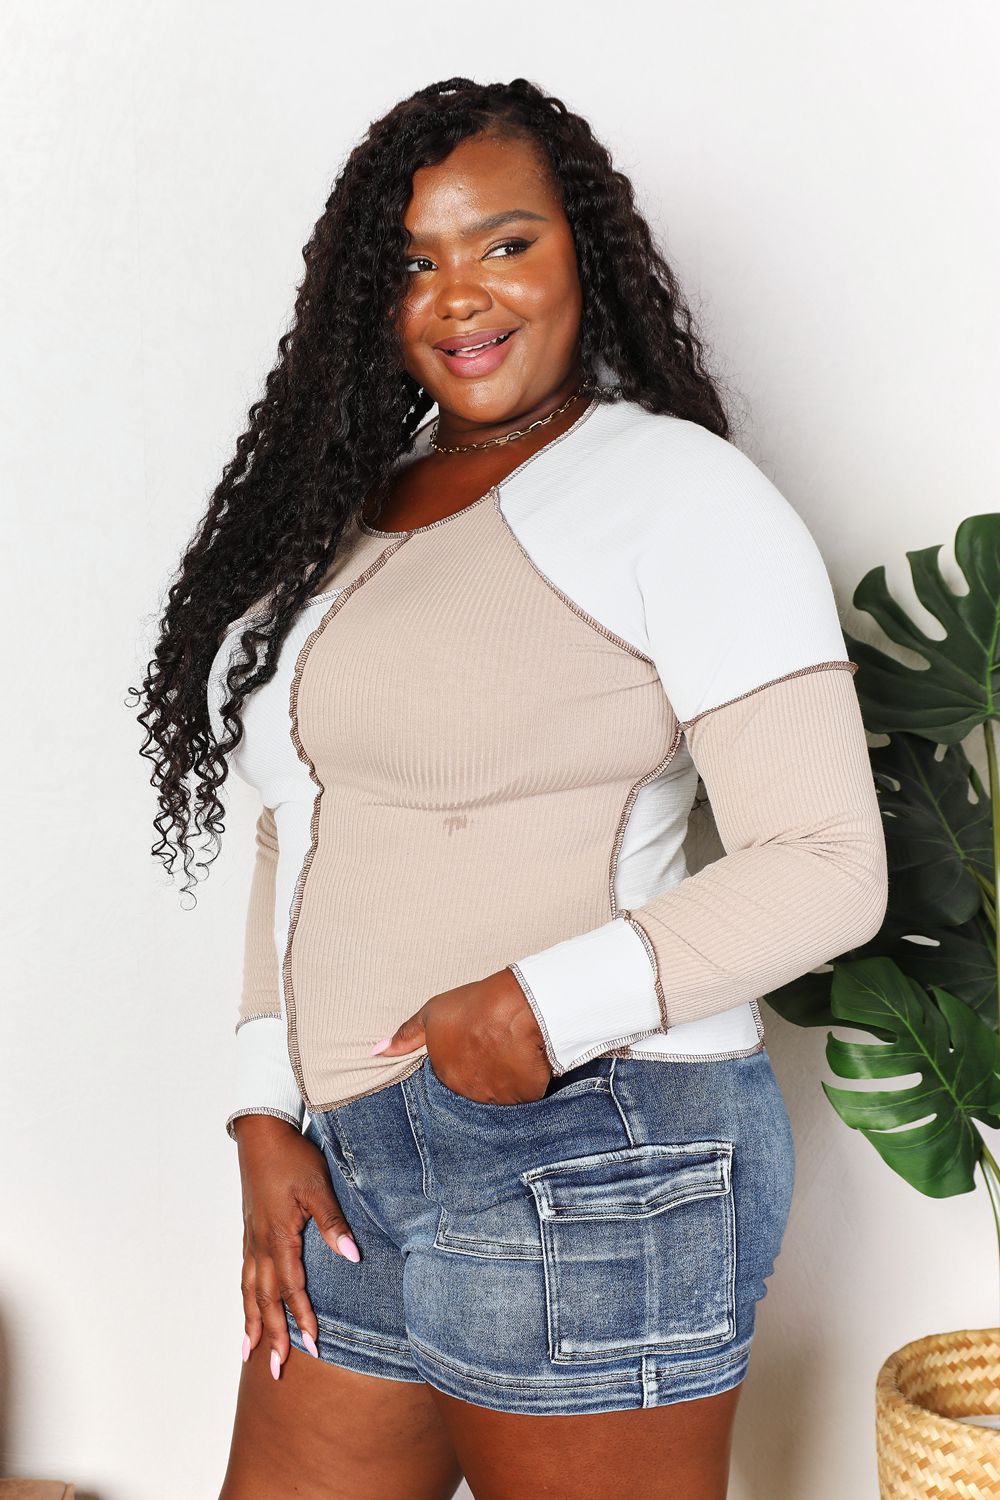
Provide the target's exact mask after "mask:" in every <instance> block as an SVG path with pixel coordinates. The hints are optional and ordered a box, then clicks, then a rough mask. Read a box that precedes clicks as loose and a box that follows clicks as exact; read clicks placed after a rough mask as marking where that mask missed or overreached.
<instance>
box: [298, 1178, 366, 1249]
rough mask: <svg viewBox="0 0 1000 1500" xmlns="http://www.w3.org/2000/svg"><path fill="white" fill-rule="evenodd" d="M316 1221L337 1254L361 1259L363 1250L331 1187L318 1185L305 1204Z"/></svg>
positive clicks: (317, 1226) (321, 1232)
mask: <svg viewBox="0 0 1000 1500" xmlns="http://www.w3.org/2000/svg"><path fill="white" fill-rule="evenodd" d="M305 1206H306V1208H307V1209H308V1211H309V1213H310V1214H311V1216H312V1217H313V1218H314V1219H315V1221H316V1228H317V1229H318V1230H319V1232H320V1234H321V1235H322V1236H323V1238H324V1240H325V1241H326V1243H327V1244H328V1245H329V1247H330V1249H331V1250H332V1251H333V1252H334V1254H335V1255H340V1256H342V1257H343V1258H344V1259H345V1260H353V1261H359V1260H360V1259H361V1252H360V1251H359V1249H358V1247H357V1245H356V1244H355V1241H354V1235H353V1234H352V1233H351V1226H350V1224H348V1222H347V1220H346V1219H345V1218H344V1211H343V1209H342V1208H341V1206H340V1204H339V1203H338V1202H337V1199H336V1197H335V1196H334V1194H333V1190H332V1189H330V1188H324V1187H317V1188H316V1190H315V1191H314V1192H313V1194H312V1196H311V1198H310V1201H309V1202H308V1203H307V1204H306V1205H305Z"/></svg>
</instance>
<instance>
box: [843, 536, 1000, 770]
mask: <svg viewBox="0 0 1000 1500" xmlns="http://www.w3.org/2000/svg"><path fill="white" fill-rule="evenodd" d="M940 550H941V546H940V544H938V545H937V546H934V547H922V548H920V549H918V550H917V551H914V552H908V553H907V554H906V556H907V558H908V559H909V563H910V574H911V576H912V579H913V588H914V592H915V593H916V596H917V598H918V599H919V600H920V603H921V604H922V605H923V606H924V608H925V609H926V610H927V611H928V612H929V613H930V614H931V615H933V616H934V618H935V619H936V620H938V621H939V622H940V624H941V625H942V627H943V628H944V631H945V636H944V639H943V640H935V639H934V638H933V637H932V636H929V635H927V634H925V632H924V631H923V630H921V629H920V627H919V626H918V625H916V624H914V622H913V621H912V620H911V619H910V618H909V617H908V616H907V615H906V614H905V613H904V611H903V610H902V608H901V607H900V605H899V604H897V602H896V600H895V599H894V598H893V597H892V595H891V594H890V592H889V589H888V586H887V583H886V577H885V568H884V567H878V568H873V569H872V570H871V572H869V573H866V574H865V576H864V578H863V579H862V580H861V582H860V583H859V584H858V586H857V588H856V589H855V591H854V599H853V602H854V605H855V607H856V608H857V609H862V610H864V611H865V612H866V613H867V614H870V615H871V616H872V617H873V618H874V619H875V620H877V621H878V623H879V625H881V627H882V629H883V630H884V631H885V633H886V635H887V636H888V637H889V639H890V640H891V641H895V642H896V643H897V644H898V645H900V646H905V647H907V648H908V649H909V650H911V651H915V652H917V653H918V655H920V656H922V657H924V658H925V659H926V661H927V663H928V665H927V666H926V667H908V666H904V665H903V664H902V663H901V662H899V661H897V660H896V659H895V657H891V656H888V655H886V653H885V652H884V651H880V650H879V649H878V647H876V646H870V645H868V644H867V643H866V642H864V641H860V640H857V639H856V638H855V637H854V636H851V635H848V634H847V633H846V632H845V633H844V639H845V641H846V643H847V647H848V651H849V654H850V656H851V658H852V660H854V661H856V662H857V663H858V664H859V668H860V670H859V671H858V674H857V677H856V679H855V680H856V683H857V689H858V698H859V700H860V703H861V708H862V713H863V716H864V721H865V726H866V727H867V728H868V729H870V730H871V731H872V733H876V734H892V733H893V732H894V731H896V730H901V729H905V730H907V731H908V732H909V733H911V734H916V735H921V736H922V737H923V738H924V739H928V740H934V741H936V742H937V743H938V744H942V745H952V744H955V743H957V742H958V741H959V740H962V739H965V737H966V735H968V734H970V733H971V732H972V730H973V729H975V728H976V727H977V725H979V724H982V723H983V722H984V721H985V720H986V719H991V718H997V717H1000V712H998V704H1000V665H998V661H997V656H998V650H997V647H998V632H1000V590H998V582H1000V514H998V513H997V512H988V513H986V514H985V515H979V516H968V517H967V518H966V519H965V520H964V521H962V522H961V524H960V525H959V527H958V530H957V531H956V532H955V561H956V562H957V564H958V566H959V568H960V569H961V571H962V573H963V574H964V576H965V580H966V582H967V584H968V586H969V587H968V592H967V593H965V594H956V593H955V592H954V591H953V590H952V589H951V588H950V587H949V585H948V584H947V583H946V582H945V580H944V578H943V576H942V574H941V570H940V567H939V566H938V560H937V558H938V553H939V552H940Z"/></svg>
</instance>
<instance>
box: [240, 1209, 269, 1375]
mask: <svg viewBox="0 0 1000 1500" xmlns="http://www.w3.org/2000/svg"><path fill="white" fill-rule="evenodd" d="M240 1291H241V1293H242V1296H243V1325H244V1328H245V1329H246V1332H245V1333H244V1335H243V1359H244V1362H246V1360H248V1359H249V1358H250V1352H251V1350H253V1349H256V1347H257V1345H258V1344H259V1343H260V1339H261V1334H262V1333H263V1332H264V1324H263V1322H262V1321H261V1316H260V1308H259V1307H258V1306H257V1300H256V1291H257V1262H256V1260H255V1259H254V1257H253V1256H252V1255H251V1254H250V1251H249V1250H248V1249H247V1244H246V1236H245V1235H244V1238H243V1272H242V1275H241V1277H240Z"/></svg>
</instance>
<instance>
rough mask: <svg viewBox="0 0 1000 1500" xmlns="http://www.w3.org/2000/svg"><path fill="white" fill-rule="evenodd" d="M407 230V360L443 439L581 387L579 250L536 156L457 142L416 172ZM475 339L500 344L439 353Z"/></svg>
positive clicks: (486, 139) (496, 143) (481, 140)
mask: <svg viewBox="0 0 1000 1500" xmlns="http://www.w3.org/2000/svg"><path fill="white" fill-rule="evenodd" d="M403 224H404V227H405V229H406V230H407V232H408V235H409V240H408V244H407V250H406V254H407V257H408V258H407V262H406V266H407V274H408V282H407V292H406V296H405V301H404V304H403V306H402V308H401V310H400V313H399V315H398V319H397V327H398V331H399V334H400V339H401V344H402V355H403V363H404V365H405V368H406V370H407V372H408V373H409V374H410V375H411V376H412V377H413V379H414V380H416V381H418V382H419V383H420V385H422V386H423V387H424V388H425V389H426V390H427V392H428V393H429V394H430V395H431V396H432V397H433V398H434V400H435V401H436V402H437V403H438V407H439V410H440V417H441V426H440V430H441V437H442V441H446V440H447V436H448V435H453V436H454V437H455V438H456V439H457V440H458V441H461V435H462V434H465V433H470V432H471V433H473V436H474V437H475V439H476V440H479V439H480V438H482V437H488V436H491V435H493V429H496V431H497V433H501V432H503V431H504V430H507V429H511V428H514V427H517V426H518V425H519V424H523V423H524V422H526V421H531V420H534V419H535V417H536V416H542V415H546V414H547V413H548V412H550V411H552V410H553V409H554V408H555V407H556V406H558V405H559V404H560V403H561V402H563V401H565V400H566V399H567V398H568V397H569V396H570V395H572V393H573V391H574V390H576V388H577V386H578V385H579V383H580V381H581V379H582V378H583V367H582V365H581V363H580V359H579V335H580V314H581V309H582V296H581V289H580V280H579V275H578V271H577V261H576V250H575V247H574V244H573V236H572V232H571V230H570V226H569V221H568V220H567V218H566V216H565V214H564V213H563V210H562V205H561V203H560V200H559V197H558V194H557V192H556V190H555V188H554V186H553V185H552V184H551V182H550V181H549V180H548V177H547V174H546V172H545V169H544V165H543V162H542V159H541V157H540V155H539V153H538V149H537V148H536V147H535V146H534V145H533V144H532V143H531V142H530V141H525V140H522V139H516V138H515V139H498V138H496V137H494V136H488V135H479V136H473V137H470V138H469V139H468V140H465V141H462V142H461V143H460V144H459V145H458V146H456V147H455V149H454V150H453V151H452V152H451V153H450V155H449V156H447V157H446V158H445V160H444V161H442V162H439V163H438V164H437V165H436V166H432V167H420V168H419V169H418V170H417V171H416V172H415V173H414V174H413V192H412V196H411V198H410V202H409V203H408V205H407V208H406V212H405V214H404V216H403ZM470 335H471V341H472V342H481V341H482V340H489V339H493V338H495V337H496V336H497V335H507V337H505V338H504V339H503V341H502V342H501V343H500V344H499V345H496V346H494V347H491V348H488V349H486V350H484V351H482V352H481V353H479V354H476V355H474V356H473V355H461V354H449V353H446V352H445V349H448V348H455V347H456V346H457V345H458V344H459V343H462V342H465V343H468V342H469V341H470ZM439 345H443V346H444V348H441V347H438V346H439ZM487 429H488V430H487Z"/></svg>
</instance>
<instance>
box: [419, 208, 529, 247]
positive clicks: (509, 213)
mask: <svg viewBox="0 0 1000 1500" xmlns="http://www.w3.org/2000/svg"><path fill="white" fill-rule="evenodd" d="M514 219H537V220H538V221H539V222H540V223H542V224H547V223H548V222H549V221H548V219H547V218H546V216H545V214H536V213H535V212H533V210H532V209H530V208H504V209H501V210H500V212H499V213H496V214H488V215H487V217H486V218H485V219H480V220H479V222H478V223H476V224H469V225H468V226H467V227H466V228H465V229H460V230H459V231H458V235H459V239H463V240H471V239H474V238H475V236H476V235H477V234H485V233H486V232H487V230H490V229H499V228H500V226H501V225H502V224H510V223H511V222H512V221H513V220H514ZM433 238H434V236H433V235H432V234H425V235H420V234H416V235H414V234H411V233H410V232H409V230H407V231H406V243H407V244H408V245H412V244H414V243H417V244H419V243H420V241H421V240H433Z"/></svg>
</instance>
